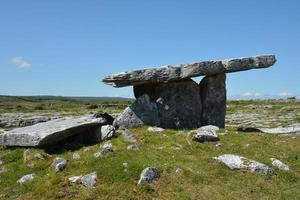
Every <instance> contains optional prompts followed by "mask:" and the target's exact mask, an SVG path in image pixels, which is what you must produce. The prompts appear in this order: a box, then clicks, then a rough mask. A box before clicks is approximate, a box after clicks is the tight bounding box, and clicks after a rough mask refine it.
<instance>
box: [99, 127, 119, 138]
mask: <svg viewBox="0 0 300 200" xmlns="http://www.w3.org/2000/svg"><path fill="white" fill-rule="evenodd" d="M115 133H116V130H115V127H114V126H112V125H104V126H101V141H103V140H108V139H111V138H112V137H113V136H115Z"/></svg>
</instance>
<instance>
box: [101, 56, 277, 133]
mask: <svg viewBox="0 0 300 200" xmlns="http://www.w3.org/2000/svg"><path fill="white" fill-rule="evenodd" d="M275 62H276V58H275V56H274V55H261V56H253V57H244V58H236V59H227V60H220V61H203V62H196V63H192V64H179V65H167V66H162V67H154V68H147V69H141V70H135V71H130V72H122V73H118V74H113V75H111V76H107V77H105V78H104V79H103V80H102V81H103V82H104V83H106V84H108V85H111V86H113V87H125V86H133V92H134V96H135V98H136V100H135V102H133V104H132V105H130V106H129V107H127V108H126V109H125V110H124V111H123V113H121V114H120V116H118V117H117V118H116V119H115V120H114V122H113V125H114V126H115V127H119V128H133V127H139V126H143V125H150V126H158V127H162V128H171V129H184V128H198V127H201V126H205V125H215V126H218V127H220V128H223V127H224V126H225V114H226V73H232V72H238V71H246V70H250V69H261V68H267V67H270V66H272V65H274V63H275ZM198 76H205V77H204V78H203V79H202V80H201V81H200V83H199V84H198V83H196V82H195V81H193V80H192V79H191V78H193V77H198Z"/></svg>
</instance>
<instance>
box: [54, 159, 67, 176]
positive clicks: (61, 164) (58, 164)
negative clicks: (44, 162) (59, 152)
mask: <svg viewBox="0 0 300 200" xmlns="http://www.w3.org/2000/svg"><path fill="white" fill-rule="evenodd" d="M66 166H67V161H66V159H64V158H60V157H57V158H55V159H54V160H53V162H52V167H54V169H55V171H56V172H60V171H63V170H64V169H65V168H66Z"/></svg>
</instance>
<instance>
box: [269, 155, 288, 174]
mask: <svg viewBox="0 0 300 200" xmlns="http://www.w3.org/2000/svg"><path fill="white" fill-rule="evenodd" d="M270 160H271V161H272V165H273V166H275V167H277V168H278V169H282V170H285V171H288V170H290V168H289V166H288V165H286V164H284V163H283V162H281V161H280V160H277V159H276V158H271V159H270Z"/></svg>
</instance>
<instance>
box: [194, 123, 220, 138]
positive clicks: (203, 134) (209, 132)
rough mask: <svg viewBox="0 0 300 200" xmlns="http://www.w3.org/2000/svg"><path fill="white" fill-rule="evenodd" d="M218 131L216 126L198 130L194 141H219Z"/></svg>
mask: <svg viewBox="0 0 300 200" xmlns="http://www.w3.org/2000/svg"><path fill="white" fill-rule="evenodd" d="M216 130H218V127H215V126H204V127H201V128H199V129H197V130H196V135H194V136H193V140H195V141H198V142H205V141H209V142H210V141H212V142H214V141H219V137H218V135H217V132H216Z"/></svg>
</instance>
